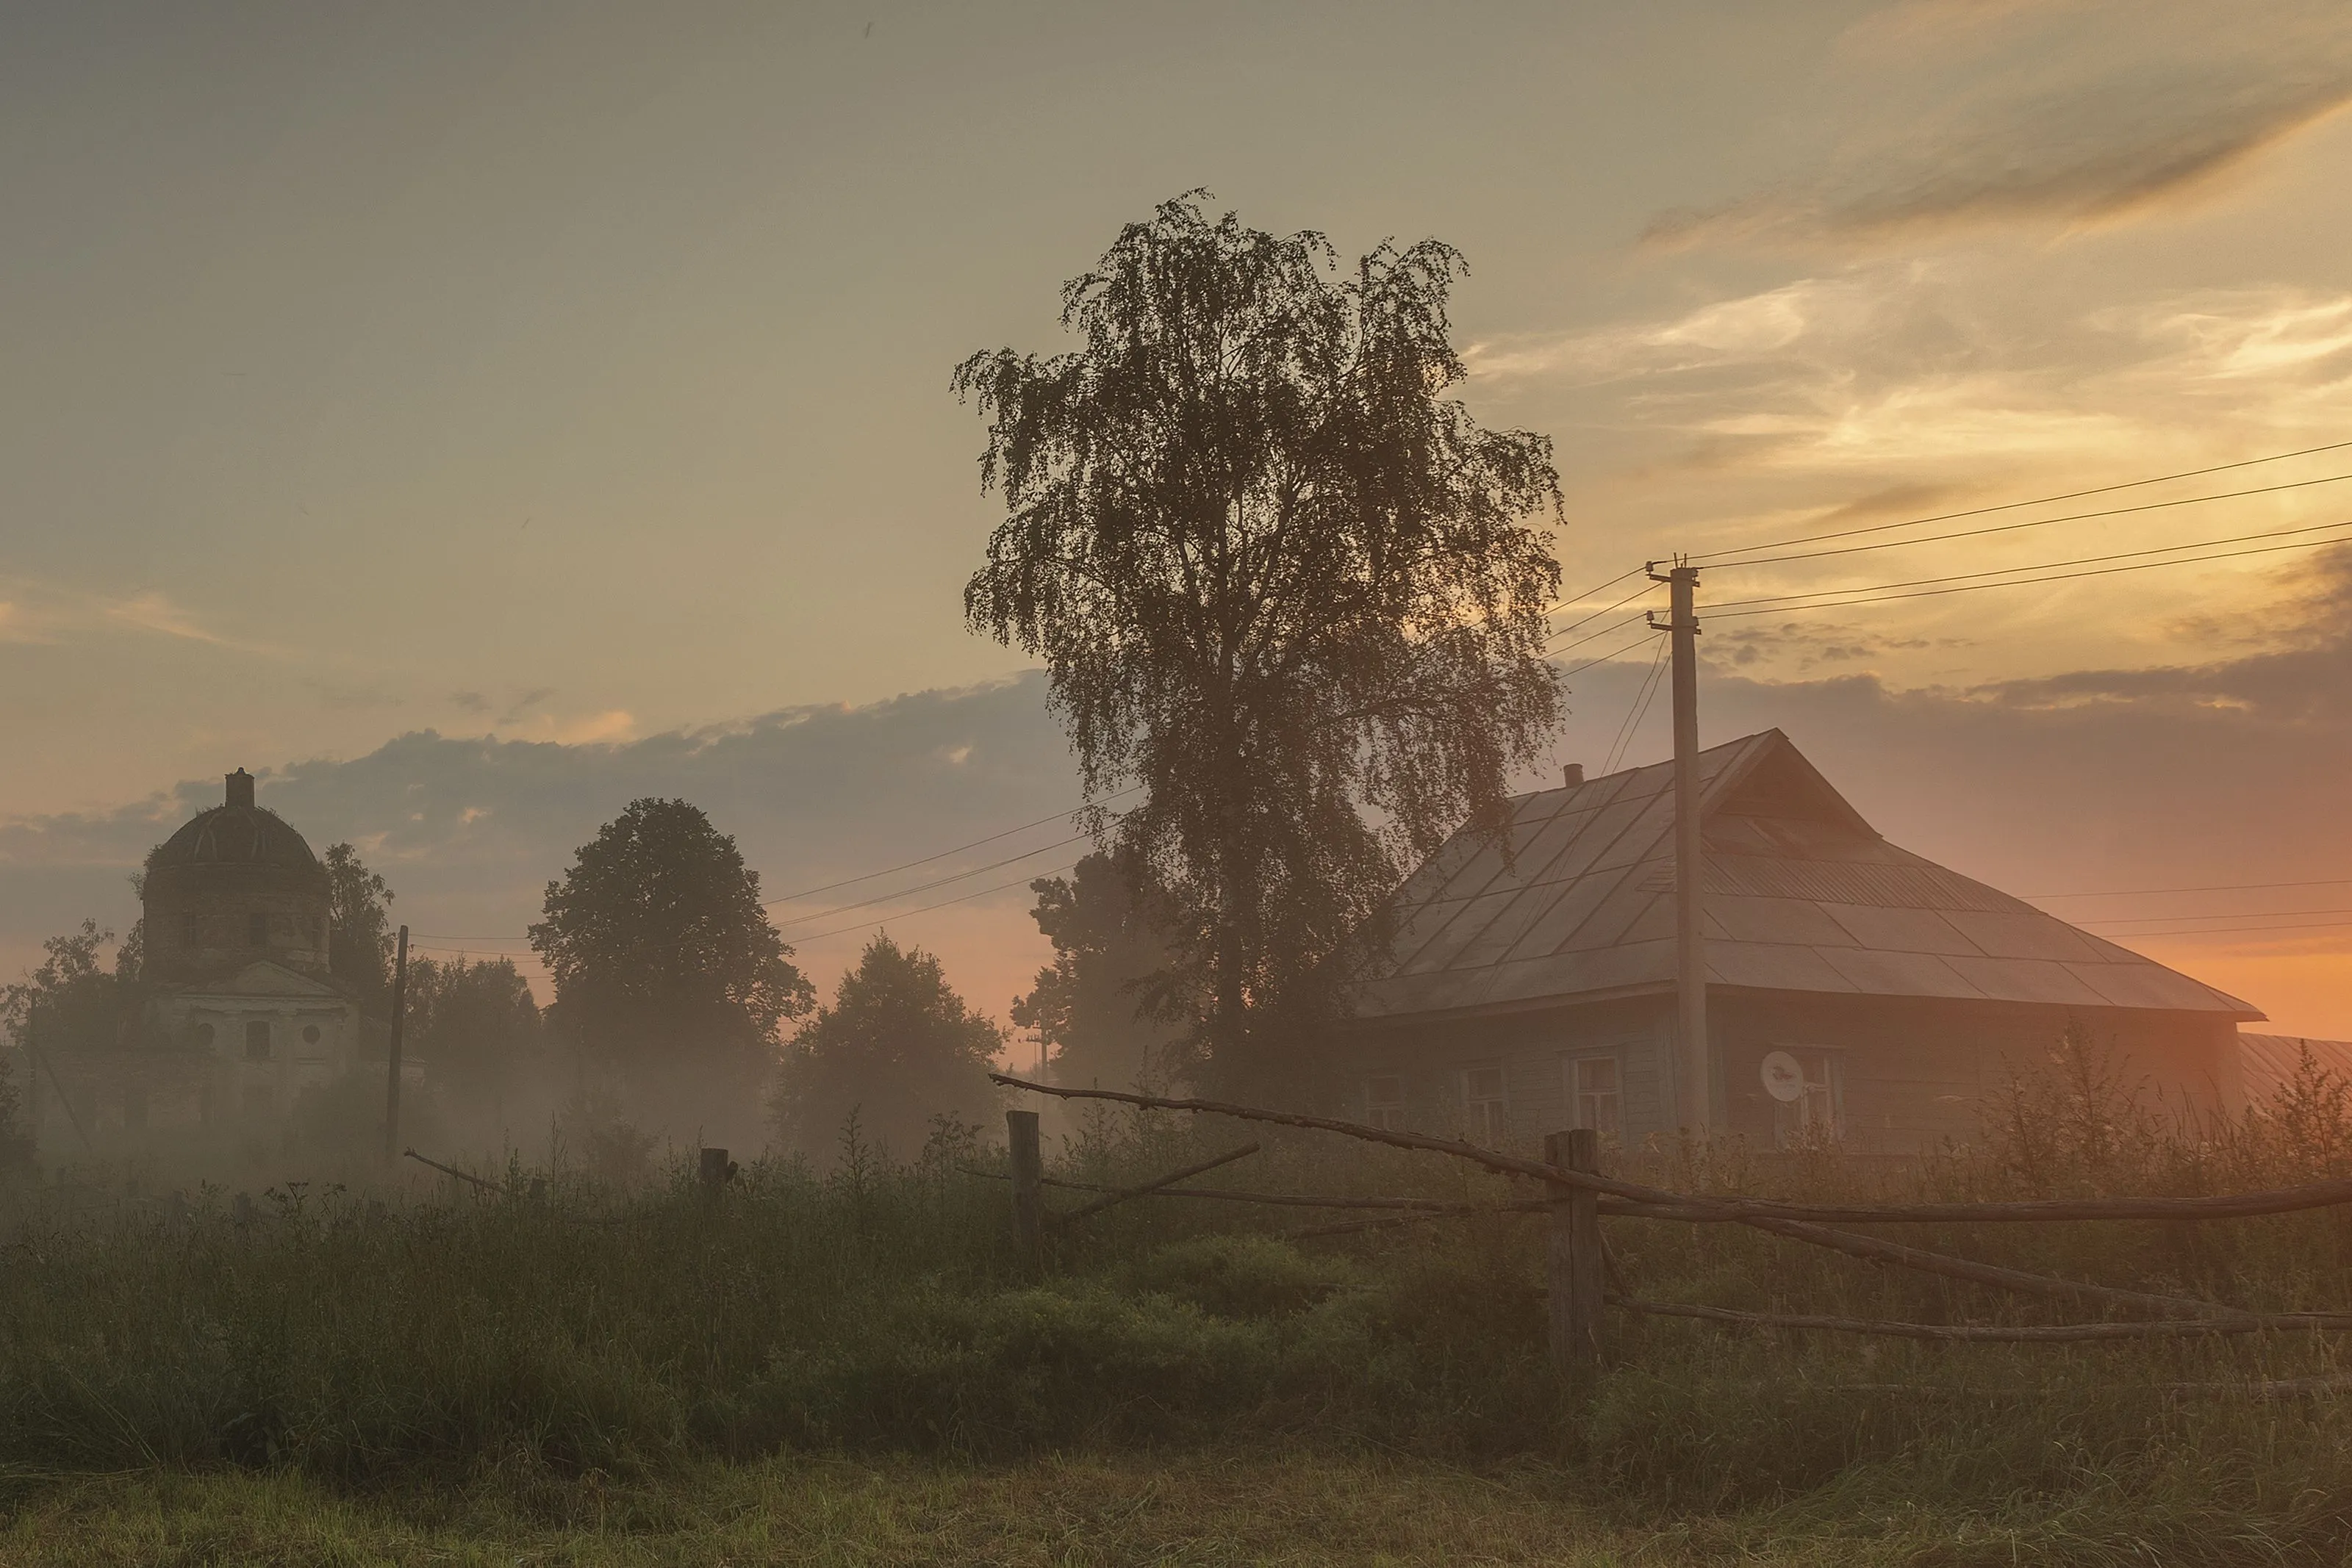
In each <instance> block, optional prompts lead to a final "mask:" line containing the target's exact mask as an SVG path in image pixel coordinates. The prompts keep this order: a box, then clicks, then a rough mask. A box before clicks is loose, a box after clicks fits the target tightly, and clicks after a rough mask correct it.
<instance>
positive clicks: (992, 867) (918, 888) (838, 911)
mask: <svg viewBox="0 0 2352 1568" xmlns="http://www.w3.org/2000/svg"><path fill="white" fill-rule="evenodd" d="M1091 836H1092V835H1090V834H1087V833H1073V834H1071V835H1070V836H1069V837H1068V838H1066V839H1056V840H1055V841H1053V842H1052V843H1050V844H1039V845H1038V846H1037V847H1036V848H1035V849H1034V850H1024V851H1022V852H1020V853H1019V854H1017V855H1007V856H1006V857H1005V858H1004V859H1003V860H1001V861H992V862H989V863H988V864H987V865H976V866H974V867H972V868H971V870H970V871H960V872H957V873H954V874H953V875H951V876H942V877H935V878H933V879H932V880H931V881H929V882H923V883H916V884H915V885H914V886H912V887H902V888H898V889H897V890H896V891H894V892H891V893H879V894H875V895H874V896H873V897H872V898H861V899H859V900H857V901H856V903H854V904H835V905H834V906H833V907H832V908H830V909H819V910H814V911H813V912H811V913H809V914H807V915H793V917H792V918H791V919H789V920H779V921H778V922H776V925H777V927H778V928H779V929H782V927H784V926H787V925H807V924H808V923H809V922H810V921H812V920H823V919H825V918H826V917H827V916H829V915H846V914H848V913H849V912H850V911H851V910H853V909H870V908H872V907H873V906H874V905H875V904H887V903H889V902H891V901H892V900H893V899H899V898H911V897H913V896H914V895H915V894H919V893H929V892H930V891H931V890H932V889H934V888H940V887H945V886H947V885H948V884H949V883H953V882H961V881H963V880H964V879H965V878H966V877H972V876H981V875H984V874H986V873H989V872H992V871H1002V870H1003V869H1004V868H1005V867H1006V866H1009V865H1011V864H1013V862H1015V861H1025V860H1027V859H1028V858H1029V857H1030V856H1032V855H1042V854H1044V853H1045V852H1047V851H1049V850H1059V849H1067V848H1068V847H1069V846H1070V845H1072V844H1075V843H1076V842H1078V841H1081V840H1083V839H1087V838H1089V837H1091Z"/></svg>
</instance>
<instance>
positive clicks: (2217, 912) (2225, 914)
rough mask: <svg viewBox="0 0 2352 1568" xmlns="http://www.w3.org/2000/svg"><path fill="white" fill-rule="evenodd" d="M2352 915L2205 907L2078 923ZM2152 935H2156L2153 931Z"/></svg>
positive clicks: (2340, 910)
mask: <svg viewBox="0 0 2352 1568" xmlns="http://www.w3.org/2000/svg"><path fill="white" fill-rule="evenodd" d="M2273 915H2279V916H2282V917H2284V916H2286V915H2352V909H2345V908H2336V909H2203V910H2200V911H2198V912H2197V913H2196V914H2194V915H2109V916H2108V917H2107V918H2106V919H2105V920H2079V921H2076V922H2075V924H2076V925H2084V926H2090V925H2101V926H2105V925H2181V924H2183V923H2185V922H2188V921H2193V920H2264V919H2268V918H2270V917H2271V916H2273ZM2151 935H2156V934H2155V933H2151Z"/></svg>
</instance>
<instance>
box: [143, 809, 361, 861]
mask: <svg viewBox="0 0 2352 1568" xmlns="http://www.w3.org/2000/svg"><path fill="white" fill-rule="evenodd" d="M183 865H259V866H275V867H278V868H279V869H281V870H285V871H292V872H309V873H314V874H316V875H319V876H324V875H326V867H324V866H322V865H320V863H319V857H318V856H317V855H314V854H312V853H311V852H310V844H309V842H308V841H305V840H304V839H303V837H302V835H301V834H300V833H299V832H297V831H295V830H294V825H293V824H292V823H290V822H289V821H286V819H285V818H283V817H280V816H279V815H278V813H277V812H275V811H265V810H262V809H261V808H260V807H258V806H215V807H214V808H213V809H212V810H209V811H200V812H198V813H197V814H196V815H195V816H194V817H192V818H190V819H189V820H188V821H186V822H185V823H184V824H183V825H182V826H181V828H180V831H178V832H176V833H173V835H172V836H171V837H170V838H168V839H166V840H164V841H163V842H162V843H160V844H158V845H156V846H155V849H154V851H153V852H152V853H151V854H149V855H148V857H147V869H148V870H150V871H153V870H156V869H157V868H159V867H162V866H183Z"/></svg>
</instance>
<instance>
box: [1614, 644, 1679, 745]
mask: <svg viewBox="0 0 2352 1568" xmlns="http://www.w3.org/2000/svg"><path fill="white" fill-rule="evenodd" d="M1665 667H1666V639H1664V638H1663V637H1662V638H1660V639H1659V640H1658V647H1657V651H1656V652H1655V653H1652V654H1651V655H1650V671H1649V674H1647V675H1646V676H1645V677H1643V681H1642V685H1641V686H1640V688H1639V689H1638V690H1636V691H1635V692H1634V694H1633V702H1632V703H1631V704H1630V705H1628V706H1627V707H1626V709H1625V722H1624V723H1622V724H1621V725H1619V726H1618V727H1617V737H1616V739H1614V740H1613V741H1612V742H1611V743H1610V747H1609V756H1608V758H1607V759H1606V760H1605V761H1603V762H1602V763H1601V772H1602V773H1603V774H1604V775H1605V774H1610V773H1614V772H1616V771H1617V764H1618V762H1619V761H1620V760H1622V758H1623V757H1624V755H1625V753H1626V751H1627V749H1628V748H1630V747H1632V746H1633V737H1634V735H1635V734H1636V733H1637V732H1638V731H1639V730H1640V729H1641V727H1642V721H1643V719H1645V718H1647V717H1649V716H1650V704H1651V703H1652V702H1653V701H1654V700H1655V698H1656V697H1657V695H1658V680H1659V677H1660V676H1661V675H1662V674H1664V671H1665Z"/></svg>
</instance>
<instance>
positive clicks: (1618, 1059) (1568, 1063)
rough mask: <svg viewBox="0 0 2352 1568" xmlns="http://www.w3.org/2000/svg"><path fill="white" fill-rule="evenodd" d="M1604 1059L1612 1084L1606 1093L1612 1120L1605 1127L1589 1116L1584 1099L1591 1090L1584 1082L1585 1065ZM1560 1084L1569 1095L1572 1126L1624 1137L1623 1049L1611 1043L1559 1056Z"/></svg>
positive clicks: (1606, 1136) (1570, 1122)
mask: <svg viewBox="0 0 2352 1568" xmlns="http://www.w3.org/2000/svg"><path fill="white" fill-rule="evenodd" d="M1601 1062H1606V1063H1608V1065H1609V1071H1610V1084H1609V1088H1608V1090H1607V1092H1606V1093H1607V1098H1608V1100H1609V1104H1610V1114H1609V1118H1608V1120H1609V1121H1610V1123H1611V1125H1609V1126H1605V1127H1604V1126H1601V1125H1600V1124H1599V1123H1598V1122H1597V1121H1588V1120H1586V1119H1585V1115H1584V1099H1585V1095H1586V1094H1587V1092H1588V1091H1587V1090H1586V1088H1585V1086H1584V1083H1583V1073H1584V1069H1585V1068H1586V1067H1588V1066H1591V1065H1594V1064H1597V1063H1601ZM1560 1081H1561V1082H1560V1087H1561V1089H1562V1091H1563V1092H1564V1093H1565V1095H1566V1098H1567V1103H1568V1124H1569V1125H1570V1126H1571V1127H1591V1129H1592V1130H1593V1131H1594V1132H1596V1133H1598V1134H1601V1136H1602V1137H1604V1138H1622V1137H1623V1136H1624V1135H1625V1056H1624V1052H1623V1051H1622V1050H1619V1049H1618V1048H1616V1047H1613V1046H1612V1047H1611V1048H1610V1049H1608V1050H1606V1051H1592V1050H1579V1051H1569V1052H1567V1053H1566V1054H1564V1055H1562V1056H1561V1058H1560ZM1591 1092H1593V1093H1595V1094H1598V1093H1600V1091H1591Z"/></svg>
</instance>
